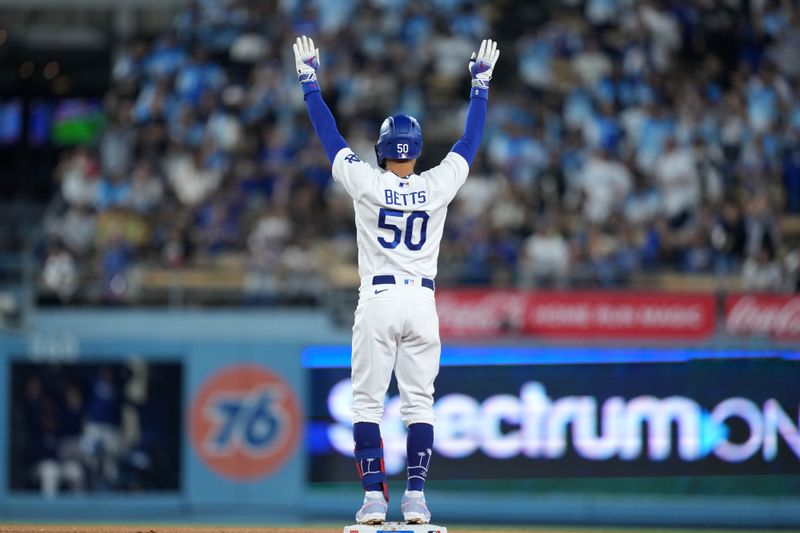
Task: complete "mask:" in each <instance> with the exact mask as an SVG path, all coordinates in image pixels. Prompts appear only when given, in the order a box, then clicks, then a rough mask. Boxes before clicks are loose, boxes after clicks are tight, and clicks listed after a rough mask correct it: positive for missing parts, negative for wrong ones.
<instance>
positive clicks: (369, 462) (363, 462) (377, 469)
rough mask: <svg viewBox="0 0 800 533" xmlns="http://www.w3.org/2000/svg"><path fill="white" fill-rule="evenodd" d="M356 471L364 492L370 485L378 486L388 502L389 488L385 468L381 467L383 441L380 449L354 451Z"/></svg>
mask: <svg viewBox="0 0 800 533" xmlns="http://www.w3.org/2000/svg"><path fill="white" fill-rule="evenodd" d="M355 457H356V469H357V470H358V477H360V478H361V485H362V486H363V487H364V490H367V488H368V487H369V486H370V485H377V484H380V486H381V488H382V490H383V497H384V498H386V501H387V502H388V501H389V486H388V485H387V484H386V468H385V467H384V465H383V441H381V447H380V448H364V449H361V450H356V451H355Z"/></svg>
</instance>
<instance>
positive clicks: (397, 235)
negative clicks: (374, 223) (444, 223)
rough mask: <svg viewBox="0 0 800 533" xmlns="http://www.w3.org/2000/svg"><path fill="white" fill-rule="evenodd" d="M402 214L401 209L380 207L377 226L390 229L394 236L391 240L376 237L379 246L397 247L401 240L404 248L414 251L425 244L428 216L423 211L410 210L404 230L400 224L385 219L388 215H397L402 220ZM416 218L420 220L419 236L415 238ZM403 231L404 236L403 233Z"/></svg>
mask: <svg viewBox="0 0 800 533" xmlns="http://www.w3.org/2000/svg"><path fill="white" fill-rule="evenodd" d="M404 216H405V213H404V212H403V211H397V210H395V209H386V208H385V207H382V208H381V210H380V212H379V214H378V227H379V228H381V229H386V230H389V231H391V232H392V235H393V236H394V240H392V241H388V240H386V239H384V238H383V237H378V242H379V243H380V244H381V246H383V247H384V248H389V249H391V250H393V249H395V248H397V246H398V245H399V244H400V241H403V244H405V245H406V248H408V249H409V250H415V251H416V250H420V249H421V248H422V246H423V245H424V244H425V239H427V238H428V219H429V218H430V216H429V215H428V213H426V212H425V211H412V212H411V213H409V214H408V218H407V219H406V223H405V232H404V231H403V229H402V228H401V227H400V226H395V225H394V224H393V223H391V222H389V221H387V220H386V219H387V218H388V217H397V218H400V219H401V220H402V218H403V217H404ZM417 220H421V221H422V222H421V223H420V224H419V238H418V239H415V238H414V229H415V222H416V221H417ZM404 233H405V236H404V235H403V234H404ZM415 241H416V242H415Z"/></svg>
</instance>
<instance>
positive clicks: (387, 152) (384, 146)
mask: <svg viewBox="0 0 800 533" xmlns="http://www.w3.org/2000/svg"><path fill="white" fill-rule="evenodd" d="M421 153H422V128H420V127H419V122H417V119H415V118H414V117H412V116H410V115H402V114H400V115H392V116H391V117H388V118H387V119H386V120H384V121H383V124H381V132H380V135H379V136H378V142H377V143H375V156H376V157H377V159H378V165H380V167H381V168H386V160H387V159H401V160H402V159H416V158H418V157H419V154H421Z"/></svg>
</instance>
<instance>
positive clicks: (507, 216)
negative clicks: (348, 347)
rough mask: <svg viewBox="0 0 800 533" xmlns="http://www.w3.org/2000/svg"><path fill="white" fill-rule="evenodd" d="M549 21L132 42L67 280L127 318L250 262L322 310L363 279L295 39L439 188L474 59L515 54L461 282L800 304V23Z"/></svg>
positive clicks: (325, 25)
mask: <svg viewBox="0 0 800 533" xmlns="http://www.w3.org/2000/svg"><path fill="white" fill-rule="evenodd" d="M536 9H538V10H539V12H540V13H541V14H542V18H541V21H540V23H538V24H530V25H527V24H526V25H520V24H514V23H513V21H511V20H509V17H513V15H514V10H515V7H514V6H513V5H511V4H504V3H497V4H493V3H486V2H478V1H477V0H434V1H430V2H428V1H421V0H342V1H339V2H325V1H323V0H285V1H281V2H259V1H254V0H199V1H197V2H195V3H193V4H192V5H191V6H190V7H187V8H186V9H185V10H184V11H182V12H180V13H179V14H178V15H177V16H176V17H175V19H174V21H173V22H172V24H171V26H170V29H169V30H168V31H165V32H164V33H162V34H160V35H158V36H156V37H155V38H153V39H147V40H141V41H135V42H131V43H128V44H127V45H126V47H125V49H124V51H123V53H121V54H119V55H118V57H117V58H116V61H115V64H114V66H113V72H112V87H111V89H110V90H109V92H108V94H107V95H106V98H105V110H106V114H107V117H108V125H107V127H106V129H105V131H104V133H103V134H102V136H101V138H100V139H99V140H98V142H97V143H96V144H94V145H92V146H81V147H79V148H77V149H75V150H74V151H71V152H68V153H65V154H64V157H63V159H62V161H61V163H60V164H59V165H58V168H57V169H56V172H55V179H56V180H58V182H59V183H60V190H61V195H60V196H61V198H62V200H63V203H62V207H61V208H60V209H58V210H57V211H56V212H55V213H53V214H51V216H50V218H49V220H48V222H47V226H48V236H49V239H48V242H47V245H46V250H45V251H44V252H43V254H42V257H43V259H42V262H43V268H42V278H41V279H42V284H43V285H44V286H45V287H46V288H47V289H48V290H49V291H51V292H52V293H53V294H56V295H58V297H59V298H61V299H63V300H67V299H69V298H70V297H71V295H72V294H73V293H74V292H75V291H76V290H77V289H78V288H79V287H80V286H81V284H82V283H84V280H85V279H86V277H87V272H86V271H87V270H88V271H89V274H88V277H90V278H92V279H94V280H98V281H99V283H100V287H101V292H102V294H103V295H104V297H107V298H112V299H113V298H123V297H124V296H125V294H126V292H127V291H129V290H131V286H132V285H134V283H135V279H136V272H137V269H141V268H142V267H151V266H160V267H164V268H179V267H183V266H189V265H195V266H196V265H203V264H211V263H213V262H214V261H215V260H218V259H219V258H221V257H230V256H235V257H239V258H240V259H241V263H242V268H243V270H244V272H245V278H244V279H245V282H244V287H243V288H244V291H245V294H246V296H247V297H249V298H252V299H255V300H269V299H271V298H275V297H276V295H278V294H280V293H281V291H283V290H285V289H286V288H287V287H295V288H296V289H297V290H303V288H305V289H306V290H316V289H317V288H318V287H320V286H324V285H325V283H326V282H327V281H328V274H329V270H330V267H331V265H333V264H338V263H345V264H347V263H354V262H355V258H356V253H355V239H354V227H353V215H352V206H351V203H350V200H349V199H348V198H347V196H346V195H345V194H344V193H343V191H342V190H341V189H340V188H339V187H338V186H336V185H335V184H333V183H332V180H331V176H330V165H329V163H328V161H327V159H326V157H325V155H324V152H323V151H322V149H321V146H320V145H319V142H318V141H317V140H316V138H315V137H314V135H313V132H312V131H311V130H310V124H309V121H308V118H307V116H306V113H305V108H304V106H303V101H302V92H301V91H300V89H299V88H298V87H297V81H296V76H295V73H294V64H293V58H292V57H291V46H290V43H291V42H292V41H293V39H294V38H295V36H296V35H298V34H308V35H311V36H313V37H314V38H315V41H316V42H317V43H318V45H319V46H320V48H321V50H322V58H321V63H322V70H321V72H320V82H321V85H322V88H323V94H324V96H325V98H326V100H327V102H328V103H329V105H330V106H331V108H332V109H333V110H334V113H335V115H336V117H337V119H338V123H339V127H340V129H341V130H342V133H343V134H344V135H345V137H346V138H347V140H348V142H349V144H350V145H351V146H352V147H353V149H354V151H355V152H356V153H358V154H359V156H360V157H362V159H365V160H367V161H370V162H373V163H374V152H373V144H374V141H375V138H376V136H377V131H378V126H379V124H380V122H381V120H382V119H383V118H384V117H385V116H386V115H388V114H390V113H393V112H398V111H402V112H405V113H409V114H412V115H414V116H416V117H417V118H418V119H419V120H420V122H421V124H422V127H423V133H424V135H425V142H426V149H425V152H424V153H423V156H422V159H421V161H420V164H419V165H418V170H424V169H425V168H428V167H430V166H433V165H435V164H436V163H437V162H438V160H439V159H440V158H441V157H443V156H444V155H445V154H446V152H447V150H448V149H449V147H450V145H452V143H453V142H454V141H455V140H456V139H457V138H458V136H459V135H460V133H461V130H462V127H463V117H464V112H465V110H466V105H467V103H468V99H467V88H468V77H467V71H466V61H465V59H466V58H468V57H469V55H470V53H471V52H472V51H473V50H474V49H475V48H476V46H477V45H478V43H479V42H480V39H482V38H484V37H487V36H492V37H496V38H497V39H498V40H499V41H500V44H501V46H500V48H501V50H502V51H503V53H502V54H501V58H500V63H499V65H498V67H497V68H496V79H495V80H494V81H493V83H492V89H491V95H490V105H489V117H488V123H487V129H486V134H485V137H484V141H483V145H482V146H483V147H482V150H481V152H480V154H479V156H478V158H477V159H476V162H475V165H474V166H473V169H472V172H471V176H470V179H469V180H468V182H467V184H466V185H465V186H464V188H463V189H462V191H461V193H460V194H459V196H458V197H457V198H456V200H455V201H454V203H453V204H452V206H451V210H450V213H449V217H448V221H447V226H446V232H445V237H444V240H443V243H442V252H441V260H440V271H439V281H440V283H442V284H445V285H456V284H457V285H494V286H519V287H534V286H537V287H538V286H556V287H586V286H592V287H595V286H601V287H615V286H625V285H627V284H628V283H629V282H630V281H631V279H632V278H633V277H635V276H636V275H638V274H647V273H651V272H663V271H665V270H666V271H676V272H682V273H691V274H717V275H729V276H737V277H739V279H740V280H741V284H742V286H743V288H745V289H750V290H763V291H795V290H797V284H798V281H797V271H798V264H799V263H800V254H799V253H798V250H797V248H796V245H797V243H796V242H792V241H791V240H787V239H786V238H785V236H784V235H782V233H781V229H780V225H779V219H780V217H781V215H782V214H785V213H788V214H795V215H796V214H800V2H798V1H797V0H749V1H748V0H702V1H698V2H687V1H684V0H660V1H657V0H560V1H550V2H544V3H541V5H540V6H539V7H537V8H536Z"/></svg>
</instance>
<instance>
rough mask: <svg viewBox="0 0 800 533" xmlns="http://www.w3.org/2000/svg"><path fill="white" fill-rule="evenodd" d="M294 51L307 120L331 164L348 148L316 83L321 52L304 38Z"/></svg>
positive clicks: (312, 42) (299, 39)
mask: <svg viewBox="0 0 800 533" xmlns="http://www.w3.org/2000/svg"><path fill="white" fill-rule="evenodd" d="M292 48H293V49H294V62H295V66H296V67H297V79H298V81H299V82H300V86H301V87H302V88H303V95H304V99H305V101H306V109H307V110H308V116H309V117H310V118H311V124H312V125H313V126H314V131H316V132H317V137H319V140H320V142H321V143H322V147H323V148H324V149H325V153H326V154H327V155H328V159H329V160H330V162H331V164H333V160H334V158H335V157H336V154H338V153H339V151H340V150H341V149H342V148H345V147H346V146H347V142H346V141H345V140H344V137H342V134H341V133H339V129H338V128H337V127H336V120H335V119H334V118H333V115H332V114H331V110H330V109H328V106H327V105H325V101H324V100H323V99H322V94H321V93H320V90H319V84H318V83H317V69H318V68H319V48H314V41H313V40H311V39H309V38H308V37H306V36H305V35H303V36H302V37H298V38H297V42H295V44H294V45H292Z"/></svg>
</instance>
